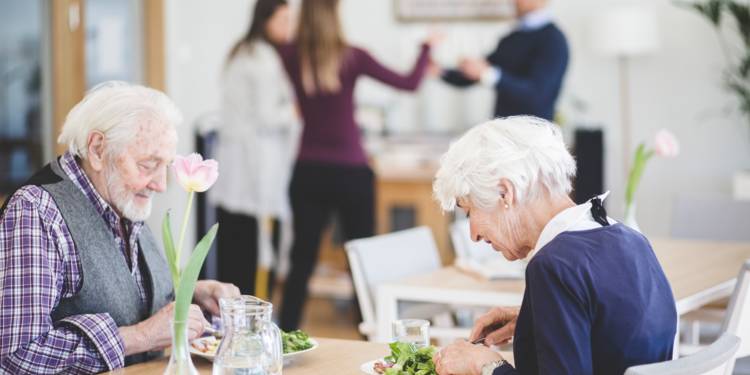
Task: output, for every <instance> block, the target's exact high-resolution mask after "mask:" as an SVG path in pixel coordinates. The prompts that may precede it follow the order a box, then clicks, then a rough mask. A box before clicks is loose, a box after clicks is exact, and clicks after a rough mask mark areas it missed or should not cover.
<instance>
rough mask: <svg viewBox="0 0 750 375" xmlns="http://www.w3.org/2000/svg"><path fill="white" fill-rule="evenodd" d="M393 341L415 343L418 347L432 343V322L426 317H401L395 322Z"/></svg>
mask: <svg viewBox="0 0 750 375" xmlns="http://www.w3.org/2000/svg"><path fill="white" fill-rule="evenodd" d="M393 341H396V342H405V343H409V344H414V345H416V346H417V347H418V348H422V347H425V346H429V345H430V322H429V321H427V320H424V319H399V320H396V321H394V322H393Z"/></svg>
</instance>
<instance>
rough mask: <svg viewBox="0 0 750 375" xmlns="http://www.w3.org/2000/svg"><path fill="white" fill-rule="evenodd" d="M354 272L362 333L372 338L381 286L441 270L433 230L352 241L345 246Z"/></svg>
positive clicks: (410, 230)
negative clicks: (377, 291)
mask: <svg viewBox="0 0 750 375" xmlns="http://www.w3.org/2000/svg"><path fill="white" fill-rule="evenodd" d="M344 248H346V254H347V257H348V259H349V266H350V267H351V270H352V278H353V279H354V288H355V290H356V292H357V300H358V301H359V308H360V310H361V312H362V320H363V322H362V323H363V324H362V325H360V332H362V333H363V334H365V335H368V336H371V334H372V333H374V327H375V324H376V316H375V306H374V302H373V301H374V300H375V288H376V287H377V285H378V284H380V283H383V282H387V281H392V280H398V279H401V278H405V277H408V276H413V275H419V274H424V273H429V272H431V271H435V270H437V269H439V268H440V266H441V263H440V255H439V253H438V249H437V245H436V244H435V239H434V238H433V236H432V232H431V231H430V228H428V227H426V226H421V227H417V228H412V229H407V230H403V231H399V232H394V233H389V234H384V235H379V236H374V237H370V238H362V239H357V240H352V241H348V242H347V243H346V244H344Z"/></svg>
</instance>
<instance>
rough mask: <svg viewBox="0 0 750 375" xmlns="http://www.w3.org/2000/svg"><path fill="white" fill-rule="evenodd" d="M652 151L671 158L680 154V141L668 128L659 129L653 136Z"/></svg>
mask: <svg viewBox="0 0 750 375" xmlns="http://www.w3.org/2000/svg"><path fill="white" fill-rule="evenodd" d="M654 152H656V155H659V156H662V157H666V158H673V157H675V156H677V155H679V154H680V142H678V141H677V138H675V136H674V134H672V133H670V132H669V131H668V130H665V129H662V130H659V132H658V133H656V137H654Z"/></svg>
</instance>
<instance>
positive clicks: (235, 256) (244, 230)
mask: <svg viewBox="0 0 750 375" xmlns="http://www.w3.org/2000/svg"><path fill="white" fill-rule="evenodd" d="M217 219H218V222H219V232H218V233H217V235H216V236H217V245H216V246H217V248H216V251H217V255H218V264H219V270H218V271H219V280H220V281H223V282H225V283H232V284H234V285H237V287H238V288H240V291H241V292H242V294H247V295H255V293H256V291H255V275H256V271H257V269H258V220H257V219H256V218H255V217H253V216H249V215H244V214H237V213H232V212H229V211H227V210H225V209H222V208H221V207H219V208H218V209H217ZM279 227H280V225H279V222H278V221H276V220H274V222H273V234H272V238H271V241H272V245H273V249H274V251H275V252H276V253H277V254H278V248H279V238H280V236H279ZM273 281H274V274H273V272H270V273H269V280H268V298H269V300H270V299H271V292H272V291H273V284H274V283H273Z"/></svg>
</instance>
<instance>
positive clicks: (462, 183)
mask: <svg viewBox="0 0 750 375" xmlns="http://www.w3.org/2000/svg"><path fill="white" fill-rule="evenodd" d="M575 172H576V165H575V161H574V160H573V157H572V156H571V155H570V153H569V152H568V150H567V149H566V148H565V143H564V141H563V139H562V134H561V133H560V130H559V129H558V127H557V125H555V124H553V123H551V122H549V121H547V120H544V119H541V118H538V117H533V116H513V117H506V118H498V119H495V120H492V121H488V122H485V123H483V124H481V125H477V126H475V127H474V128H472V129H471V130H469V131H468V132H466V134H464V135H463V136H462V137H461V138H460V139H458V140H457V141H455V142H453V143H452V144H451V146H450V148H449V149H448V152H446V153H445V155H443V157H442V159H441V162H440V169H439V170H438V172H437V175H436V177H435V182H434V184H433V191H434V194H435V198H436V199H437V200H438V201H439V202H440V205H441V206H442V208H443V210H445V211H452V210H454V209H455V207H456V202H457V200H458V199H461V198H463V199H466V198H468V199H470V200H471V202H472V204H474V205H476V206H479V207H482V208H486V209H489V208H493V207H494V206H495V205H496V204H497V203H498V198H499V197H500V188H499V183H500V179H502V178H505V179H507V180H509V181H510V182H511V183H512V184H513V187H514V188H515V194H516V199H517V201H518V202H519V203H523V202H525V201H526V200H528V199H535V198H537V197H540V196H543V195H544V194H550V195H552V196H557V195H565V194H568V193H570V191H571V189H572V188H571V179H572V178H573V176H575Z"/></svg>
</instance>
